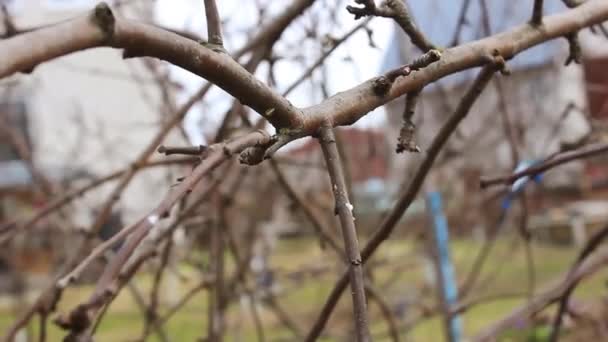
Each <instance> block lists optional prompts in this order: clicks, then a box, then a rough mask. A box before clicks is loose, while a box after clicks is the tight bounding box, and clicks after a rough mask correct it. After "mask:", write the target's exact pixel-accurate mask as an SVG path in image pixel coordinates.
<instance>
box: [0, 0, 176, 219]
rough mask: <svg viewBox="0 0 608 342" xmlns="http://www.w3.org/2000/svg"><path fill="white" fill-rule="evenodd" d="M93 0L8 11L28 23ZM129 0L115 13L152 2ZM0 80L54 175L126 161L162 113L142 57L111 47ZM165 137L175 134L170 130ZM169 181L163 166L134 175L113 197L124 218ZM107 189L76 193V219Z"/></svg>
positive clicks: (29, 0) (101, 170)
mask: <svg viewBox="0 0 608 342" xmlns="http://www.w3.org/2000/svg"><path fill="white" fill-rule="evenodd" d="M95 3H96V1H88V0H75V1H59V0H54V1H53V0H25V1H23V0H22V1H18V2H16V3H15V4H14V7H12V8H13V9H14V11H13V12H12V15H13V19H14V21H15V24H16V26H17V28H31V27H37V26H40V25H45V24H50V23H55V22H58V21H61V20H65V19H67V18H71V17H74V16H77V15H79V14H82V12H83V11H87V10H89V9H91V8H92V7H93V6H94V5H95ZM130 3H132V4H133V5H123V6H121V8H120V12H121V13H122V15H125V16H130V17H134V16H137V15H139V16H142V17H144V19H145V18H150V17H151V16H150V13H152V4H153V2H138V1H134V2H130ZM142 3H147V4H148V5H145V6H144V5H142ZM134 6H135V7H134ZM142 6H143V7H142ZM146 6H147V7H146ZM2 84H3V85H4V86H2V87H0V89H2V90H3V91H4V94H3V95H4V97H5V98H9V101H25V103H26V105H27V108H28V115H29V122H30V126H31V127H30V132H31V135H32V142H33V145H34V146H33V148H34V153H35V159H36V161H37V163H38V164H39V166H40V168H41V169H42V170H46V171H48V172H49V173H55V174H60V175H61V176H66V175H67V176H68V177H69V175H70V174H73V173H74V172H75V171H76V170H79V171H84V172H86V173H89V174H91V175H97V176H99V175H105V174H107V173H109V172H112V171H115V170H117V169H121V168H125V167H128V165H129V162H131V161H133V160H134V159H135V158H136V157H137V156H138V154H139V153H140V151H142V150H143V149H144V148H145V146H146V145H147V144H148V143H149V142H150V141H151V139H152V137H153V136H155V135H156V133H157V131H158V129H159V123H160V122H161V121H162V119H163V117H166V116H167V115H169V113H167V112H166V110H165V109H161V94H160V91H159V87H158V85H157V84H156V83H155V82H154V79H153V75H152V74H151V73H150V72H148V71H147V70H146V69H145V68H144V67H143V65H142V59H132V60H123V59H122V58H121V51H119V50H116V49H110V48H98V49H92V50H87V51H83V52H78V53H75V54H72V55H69V56H65V57H62V58H59V59H56V60H53V61H51V62H48V63H44V64H42V65H39V66H38V67H36V69H35V70H34V72H33V73H31V74H27V75H25V74H23V75H16V76H14V77H11V78H10V79H7V80H3V81H2ZM8 84H11V85H13V86H7V85H8ZM170 140H174V141H175V140H177V136H172V137H171V138H170ZM180 143H183V140H181V141H180ZM156 157H160V156H156ZM81 173H82V172H81ZM172 179H175V177H173V178H172ZM170 184H171V180H170V179H169V178H168V177H167V172H166V171H161V170H152V171H144V172H143V173H142V174H140V175H138V176H137V177H136V178H135V180H134V181H133V182H132V185H130V186H129V188H128V189H127V191H126V192H125V194H124V196H123V198H122V200H121V201H120V204H119V208H120V209H122V210H123V212H124V214H125V218H126V219H127V220H132V219H134V218H135V217H136V216H137V215H140V214H142V213H143V212H145V211H147V210H150V209H151V208H153V207H154V206H155V205H156V204H157V203H158V202H159V201H160V199H161V198H162V196H163V195H164V193H165V192H166V191H167V189H169V185H170ZM111 189H112V186H105V187H103V188H101V189H100V190H99V191H96V192H95V193H94V194H91V195H88V196H85V198H83V200H82V201H84V203H87V204H86V205H85V208H86V210H85V211H83V212H82V213H83V214H85V215H83V218H82V222H83V223H86V222H87V221H88V220H89V219H90V215H89V213H90V211H91V209H94V205H93V204H94V203H100V201H101V200H103V199H104V198H105V195H107V193H109V191H111ZM127 222H128V221H127Z"/></svg>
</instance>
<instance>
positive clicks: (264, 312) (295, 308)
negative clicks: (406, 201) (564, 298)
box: [0, 237, 608, 341]
mask: <svg viewBox="0 0 608 342" xmlns="http://www.w3.org/2000/svg"><path fill="white" fill-rule="evenodd" d="M479 245H480V244H479V243H477V242H474V241H471V240H456V241H453V242H452V244H451V252H452V257H453V260H454V263H455V267H456V274H457V275H458V276H459V278H463V277H464V274H466V272H468V270H469V268H470V265H471V263H472V261H473V259H474V257H475V255H476V253H477V251H478V250H479ZM421 252H422V249H421V248H420V246H417V245H414V244H413V243H412V242H411V241H409V240H408V241H398V240H397V241H389V242H387V243H386V245H384V246H383V248H381V249H380V252H379V255H377V256H376V257H375V258H374V259H373V260H372V261H371V262H374V263H376V264H377V266H376V267H374V270H373V273H372V276H373V279H374V284H375V285H376V286H377V288H379V289H380V290H381V291H380V293H381V294H382V296H383V297H384V300H385V301H386V302H387V303H388V304H389V305H392V306H394V305H396V304H397V303H400V302H403V303H405V304H407V307H409V308H410V310H412V311H413V312H418V308H419V307H420V305H422V306H426V307H432V306H433V305H434V303H435V301H436V297H435V295H434V293H433V292H432V291H428V290H425V287H424V284H425V282H426V281H425V280H426V279H427V274H428V267H427V266H425V265H426V263H424V262H422V260H423V258H422V257H421ZM575 256H576V250H575V249H573V248H568V247H557V246H547V245H539V244H536V245H534V247H533V259H534V275H535V280H536V289H537V290H539V289H542V288H543V286H546V285H547V284H548V283H550V282H551V280H553V279H555V278H556V277H557V276H558V275H560V274H562V273H563V272H564V271H565V270H567V269H568V267H569V266H570V265H571V263H572V261H573V260H574V259H575ZM227 260H229V257H227ZM327 260H331V261H329V262H328V261H327ZM333 260H335V258H334V257H333V255H331V252H330V251H323V250H321V249H320V248H319V245H318V242H316V241H312V240H308V239H297V240H296V239H293V240H285V241H281V242H280V243H279V244H278V245H277V249H276V251H275V253H274V254H273V256H272V258H271V261H270V263H271V265H272V267H273V269H275V270H276V273H275V275H276V279H277V283H278V284H280V292H279V295H278V297H277V299H278V302H279V303H280V306H281V307H282V308H284V309H285V311H287V312H288V313H289V315H290V316H291V317H292V318H293V319H294V321H295V323H296V324H297V325H298V326H299V328H300V329H301V330H302V331H303V332H306V331H307V329H309V328H310V326H311V324H312V322H313V320H314V318H315V317H316V315H317V314H318V312H319V309H320V306H321V305H322V303H323V302H324V301H325V299H326V298H327V295H328V293H329V291H330V290H331V287H332V286H333V284H334V282H335V279H336V277H337V275H338V274H339V273H340V272H339V265H336V263H335V261H333ZM527 265H528V264H527V259H526V257H525V253H524V249H523V245H522V243H521V242H520V241H519V239H513V238H511V237H505V238H503V239H502V240H500V241H499V242H498V244H497V245H496V248H495V249H494V251H493V253H492V254H491V256H490V258H489V260H488V262H487V263H486V264H485V266H484V272H483V275H482V276H481V277H480V279H481V281H480V283H479V286H478V287H476V288H475V289H474V290H473V292H472V296H473V297H477V296H479V297H483V296H488V297H491V296H500V295H504V294H510V295H509V296H507V297H504V298H499V299H496V300H492V301H487V302H484V303H482V304H479V305H477V306H474V307H473V308H472V309H470V310H469V311H467V312H466V313H465V314H464V315H463V316H462V321H463V330H464V332H465V334H466V335H467V336H471V335H474V334H475V333H476V332H478V331H480V329H482V328H483V327H485V326H487V325H488V324H490V323H492V322H494V321H496V320H498V319H500V318H501V317H503V316H504V315H505V314H507V313H509V312H510V311H511V310H513V309H514V308H515V307H517V306H519V305H521V304H523V303H525V301H526V298H527V297H526V296H525V291H526V290H527V289H528V288H529V282H528V274H529V271H528V267H527ZM227 268H228V270H229V271H228V272H230V270H231V269H233V265H231V264H230V263H229V264H228V266H227ZM180 270H181V272H182V273H183V274H185V275H186V276H191V277H190V278H195V277H194V273H195V270H194V269H192V268H191V267H187V266H180ZM302 270H308V272H302V273H301V274H295V273H294V272H296V271H302ZM489 274H490V275H492V277H493V278H492V279H493V280H492V281H491V282H489V283H487V284H484V282H486V280H485V279H486V277H487V275H489ZM607 277H608V271H603V272H600V274H598V275H597V276H595V277H593V278H592V279H591V280H589V281H586V282H584V283H583V285H582V286H581V287H580V288H579V289H578V290H577V292H576V294H575V297H576V298H580V299H585V298H596V297H597V296H598V295H599V294H602V293H603V291H605V290H604V282H605V279H607ZM150 284H151V276H150V274H142V275H139V276H138V277H137V278H136V279H135V281H134V285H135V286H136V287H137V288H138V289H140V291H142V292H144V294H145V293H147V290H148V289H149V288H150ZM163 285H164V289H163V290H164V292H163V293H168V292H169V291H171V292H172V293H173V294H174V295H177V297H179V296H180V295H181V294H183V293H185V292H186V291H187V289H189V288H191V287H192V286H194V285H195V279H190V280H186V281H179V280H178V281H176V282H175V281H174V282H172V283H171V284H168V283H164V284H163ZM90 291H91V286H81V287H76V288H71V289H69V290H68V291H67V292H66V293H65V295H64V298H63V300H62V302H61V304H60V309H61V310H63V311H65V310H67V309H68V308H72V307H73V306H74V305H75V304H76V303H78V302H79V301H81V300H83V299H84V298H86V296H87V294H88V293H90ZM346 293H348V291H347V292H346ZM514 295H516V296H514ZM206 303H207V293H206V292H205V291H201V292H199V293H198V294H197V295H196V296H195V297H194V298H193V299H192V300H191V301H190V302H189V303H188V304H187V305H186V306H185V307H184V308H183V309H182V310H181V311H180V312H179V313H178V314H176V315H174V316H173V317H172V318H171V319H170V320H169V321H168V323H167V324H166V327H165V328H166V330H167V331H168V332H170V336H171V340H174V341H194V340H196V339H197V338H198V337H201V336H204V335H205V333H206V324H207V319H206V310H207V309H206ZM161 304H163V305H161V310H162V311H161V312H165V310H166V309H167V307H168V304H167V303H161ZM11 312H12V311H11V308H9V307H3V308H0V331H4V330H5V329H6V328H7V327H8V326H9V324H10V322H11V321H12V319H13V314H12V313H11ZM259 314H260V318H261V320H262V321H263V323H264V327H265V328H264V335H265V338H266V340H267V341H272V340H294V338H293V334H292V333H291V332H290V331H289V330H286V328H284V327H283V326H282V325H280V323H279V320H278V318H277V316H276V315H275V313H274V311H273V310H271V309H270V308H269V307H268V306H264V305H262V306H259ZM370 316H371V319H372V333H373V334H374V335H375V336H376V338H375V340H376V341H384V340H388V336H387V326H386V324H385V322H384V321H383V319H382V316H381V315H380V312H379V310H378V307H377V305H376V304H375V303H373V302H371V303H370ZM141 318H142V316H141V314H140V311H139V308H138V306H137V305H136V303H135V302H134V299H133V297H132V295H131V294H130V292H129V291H128V290H127V289H125V290H124V291H122V293H121V294H120V296H119V297H118V298H117V300H116V301H115V302H114V303H113V304H112V306H111V307H110V309H109V311H108V313H107V314H106V316H105V319H104V320H103V322H102V324H101V325H100V327H99V330H98V331H99V333H98V335H97V336H98V341H129V340H133V339H136V338H138V337H139V336H140V334H141V331H142V327H143V324H142V321H141ZM403 322H404V321H403V320H401V321H400V323H403ZM226 324H227V334H228V336H230V337H233V338H239V337H240V339H237V340H242V341H255V340H256V336H257V335H256V330H255V325H254V322H253V319H252V317H251V314H250V310H249V307H248V306H247V305H246V304H244V301H241V303H239V302H238V301H237V302H235V303H233V304H232V305H231V306H230V307H229V309H228V311H227V323H226ZM349 328H350V298H349V297H348V296H347V295H346V296H343V297H342V299H341V300H340V304H339V306H338V308H337V309H336V312H335V314H334V315H333V316H332V319H331V321H330V323H329V324H328V329H327V331H328V332H329V333H330V334H332V333H334V334H340V333H343V332H344V331H346V330H345V329H349ZM30 329H31V330H32V331H33V332H35V331H36V329H37V324H32V326H31V327H30ZM441 329H442V328H441V324H440V320H439V318H438V317H437V316H434V317H431V318H429V319H426V320H421V321H419V322H418V324H416V325H415V326H414V327H413V328H412V329H410V330H408V331H407V332H406V331H402V334H403V335H406V334H407V335H408V336H409V337H410V339H409V340H413V341H438V340H440V339H441V337H442V335H441ZM48 333H49V340H50V341H59V340H61V336H62V331H60V330H59V329H58V328H56V327H55V326H54V325H52V324H51V325H50V327H49V332H48ZM520 339H522V338H519V337H518V338H515V339H506V340H520ZM149 340H150V341H157V340H158V339H157V337H156V336H155V335H154V334H153V335H152V336H151V338H150V339H149ZM230 340H232V338H231V339H230ZM326 340H327V341H330V340H334V339H330V338H328V339H326Z"/></svg>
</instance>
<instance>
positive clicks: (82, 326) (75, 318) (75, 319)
mask: <svg viewBox="0 0 608 342" xmlns="http://www.w3.org/2000/svg"><path fill="white" fill-rule="evenodd" d="M55 324H57V325H58V326H59V327H60V328H62V329H64V330H69V331H70V335H68V336H67V337H66V339H65V340H66V341H72V340H74V339H75V338H76V336H77V335H79V334H80V333H82V332H84V331H85V330H86V329H88V328H89V326H90V325H91V317H90V316H89V306H88V305H85V304H81V305H78V306H77V307H76V308H75V309H74V310H72V312H70V314H69V315H68V316H67V317H65V316H59V317H57V318H56V319H55Z"/></svg>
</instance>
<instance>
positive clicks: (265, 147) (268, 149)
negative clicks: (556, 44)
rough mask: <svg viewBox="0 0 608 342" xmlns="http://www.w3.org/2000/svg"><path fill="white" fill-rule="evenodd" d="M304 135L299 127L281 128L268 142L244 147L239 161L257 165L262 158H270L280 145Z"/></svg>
mask: <svg viewBox="0 0 608 342" xmlns="http://www.w3.org/2000/svg"><path fill="white" fill-rule="evenodd" d="M306 135H307V134H306V133H305V132H304V131H303V130H301V129H293V128H281V129H279V132H278V133H277V134H275V135H273V136H272V138H271V139H270V141H269V142H268V143H265V144H259V145H256V146H252V147H249V148H246V149H245V150H244V151H243V152H241V154H240V156H239V161H240V162H241V163H242V164H246V165H257V164H259V163H261V162H262V161H263V160H265V159H269V158H271V157H272V156H273V155H274V154H275V153H276V152H277V151H278V150H279V149H280V148H281V147H283V146H285V145H287V144H288V143H290V142H292V141H294V140H297V139H299V138H303V137H305V136H306Z"/></svg>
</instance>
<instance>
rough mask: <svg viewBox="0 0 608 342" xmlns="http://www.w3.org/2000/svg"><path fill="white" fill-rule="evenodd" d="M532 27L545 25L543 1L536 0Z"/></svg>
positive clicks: (531, 21)
mask: <svg viewBox="0 0 608 342" xmlns="http://www.w3.org/2000/svg"><path fill="white" fill-rule="evenodd" d="M530 23H531V24H532V25H536V26H538V25H540V24H542V23H543V0H534V8H533V9H532V19H531V20H530Z"/></svg>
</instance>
